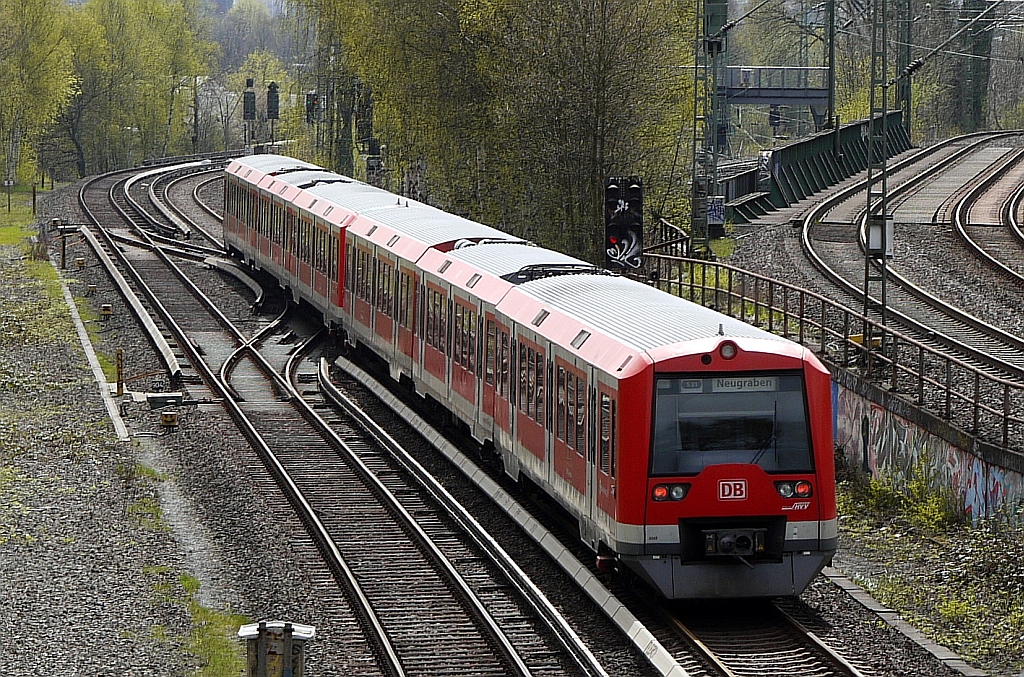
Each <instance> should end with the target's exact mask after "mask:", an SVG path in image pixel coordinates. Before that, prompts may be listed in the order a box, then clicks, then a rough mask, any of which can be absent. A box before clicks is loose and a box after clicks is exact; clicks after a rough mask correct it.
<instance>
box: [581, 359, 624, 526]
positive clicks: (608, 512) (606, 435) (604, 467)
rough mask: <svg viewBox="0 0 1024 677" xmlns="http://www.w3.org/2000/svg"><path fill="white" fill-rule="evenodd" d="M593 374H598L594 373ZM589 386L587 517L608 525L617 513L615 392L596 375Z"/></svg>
mask: <svg viewBox="0 0 1024 677" xmlns="http://www.w3.org/2000/svg"><path fill="white" fill-rule="evenodd" d="M595 376H597V375H596V374H595ZM595 383H596V388H591V391H590V392H591V402H590V412H591V416H590V420H591V421H592V423H591V426H590V430H591V431H590V435H589V438H590V444H589V446H590V453H589V454H588V458H589V460H590V462H589V464H588V465H589V468H588V477H589V481H588V485H589V486H588V490H587V495H588V496H589V499H588V500H589V503H590V506H589V508H590V517H591V519H592V520H593V521H594V522H597V523H599V524H600V523H604V524H605V525H606V527H607V526H610V524H611V522H613V521H614V520H615V518H616V516H617V512H618V511H617V510H616V506H617V503H618V500H617V498H616V478H617V477H618V471H619V469H618V465H619V458H618V451H619V450H618V432H619V431H618V428H619V425H618V393H617V391H616V388H615V386H614V385H612V384H609V383H606V382H605V379H603V378H600V377H598V378H596V380H595Z"/></svg>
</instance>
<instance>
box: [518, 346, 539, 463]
mask: <svg viewBox="0 0 1024 677" xmlns="http://www.w3.org/2000/svg"><path fill="white" fill-rule="evenodd" d="M516 356H517V360H518V371H517V373H518V376H519V386H518V388H516V395H517V397H516V399H518V401H519V402H518V406H517V407H516V409H517V414H516V437H517V438H518V441H519V443H520V444H522V445H523V447H525V448H526V450H527V451H529V452H530V453H531V454H533V455H534V456H536V457H537V458H539V459H540V460H542V461H544V460H546V452H547V449H546V446H545V443H546V437H545V428H546V420H545V419H546V416H545V393H546V392H547V391H546V386H545V383H544V381H545V365H546V362H545V360H544V350H543V349H542V348H541V347H540V346H539V345H538V344H537V343H535V342H533V341H530V340H529V339H526V338H522V337H520V338H519V339H518V346H517V347H516Z"/></svg>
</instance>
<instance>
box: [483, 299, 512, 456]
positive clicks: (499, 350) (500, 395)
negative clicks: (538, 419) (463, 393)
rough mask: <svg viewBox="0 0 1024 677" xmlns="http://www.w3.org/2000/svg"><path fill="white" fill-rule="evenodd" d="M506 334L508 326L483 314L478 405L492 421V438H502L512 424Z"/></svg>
mask: <svg viewBox="0 0 1024 677" xmlns="http://www.w3.org/2000/svg"><path fill="white" fill-rule="evenodd" d="M510 334H511V332H510V331H509V328H508V327H507V326H505V325H504V324H502V323H501V322H500V321H499V320H498V319H497V318H496V317H495V316H494V313H490V312H489V313H486V315H485V322H484V341H485V344H484V380H483V387H482V389H481V399H482V407H483V412H484V414H486V415H487V416H490V417H491V418H492V419H493V421H494V428H495V437H504V438H505V439H506V440H507V439H508V435H509V433H510V432H511V424H512V405H511V403H510V400H511V394H510V392H511V387H512V383H511V366H510V363H509V359H510V355H509V353H510V351H511V344H510V343H509V336H510ZM495 441H496V442H497V440H495Z"/></svg>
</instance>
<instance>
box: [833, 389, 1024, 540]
mask: <svg viewBox="0 0 1024 677" xmlns="http://www.w3.org/2000/svg"><path fill="white" fill-rule="evenodd" d="M832 373H833V381H832V412H833V417H834V420H833V430H834V432H835V443H836V445H837V446H838V447H839V448H841V450H842V452H843V453H844V454H845V456H846V460H847V462H848V463H849V465H850V467H851V468H860V469H861V470H863V471H864V472H870V473H871V475H872V476H873V477H876V478H880V479H885V480H886V481H889V482H891V483H892V484H893V485H895V486H896V487H898V488H905V487H906V485H907V482H908V481H909V480H910V479H911V477H913V476H914V473H915V472H917V473H920V468H919V464H920V463H921V462H922V461H923V462H924V467H925V468H926V470H927V472H926V473H925V476H926V477H929V478H931V481H932V484H933V485H934V486H935V488H936V489H941V488H951V489H952V490H953V492H954V494H955V495H956V496H957V498H958V499H959V500H960V501H961V504H962V506H963V509H964V512H965V513H966V514H967V515H968V516H969V517H970V518H971V519H972V520H975V519H977V518H979V517H985V516H992V515H995V514H999V515H1004V516H1007V517H1010V518H1011V519H1015V520H1024V459H1022V458H1021V457H1020V455H1019V454H1014V453H1012V452H1007V451H1005V450H1002V449H998V448H995V447H993V446H992V445H988V444H985V443H982V442H979V441H978V440H976V439H975V438H973V437H971V436H969V435H966V434H964V433H963V432H961V431H958V430H955V429H953V428H951V427H950V426H949V425H948V424H946V423H945V422H944V421H942V420H941V419H938V418H937V417H934V416H931V415H929V414H927V413H926V412H921V411H920V410H917V409H915V408H913V407H911V406H910V405H908V404H907V403H906V402H904V401H902V400H899V399H898V398H896V397H893V396H892V395H890V394H889V393H887V392H886V391H884V390H882V389H880V388H878V387H877V386H874V385H873V384H870V383H867V382H864V381H861V380H860V379H857V378H856V377H854V376H851V375H849V374H847V373H845V372H842V371H839V370H833V372H832Z"/></svg>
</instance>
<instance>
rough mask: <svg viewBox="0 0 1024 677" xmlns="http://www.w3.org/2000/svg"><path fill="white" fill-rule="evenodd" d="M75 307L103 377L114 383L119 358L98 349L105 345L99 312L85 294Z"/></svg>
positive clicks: (77, 300) (80, 297) (77, 299)
mask: <svg viewBox="0 0 1024 677" xmlns="http://www.w3.org/2000/svg"><path fill="white" fill-rule="evenodd" d="M51 268H52V266H51ZM75 307H76V308H78V316H79V317H80V318H81V320H82V325H83V326H84V327H85V333H86V334H88V335H89V343H91V344H92V346H93V352H94V353H95V354H96V361H97V362H99V363H100V368H101V369H102V370H103V377H104V378H106V379H107V382H109V383H114V382H115V381H117V359H116V358H115V357H112V356H111V355H110V354H109V353H105V352H103V351H101V350H98V349H97V346H100V345H103V341H104V338H105V337H104V336H102V335H101V334H100V332H101V331H102V330H103V325H102V323H101V322H100V315H99V313H98V312H96V309H95V308H94V307H93V306H92V304H91V303H90V302H89V299H87V298H85V297H84V296H76V297H75Z"/></svg>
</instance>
